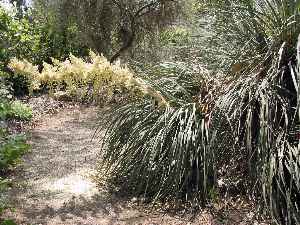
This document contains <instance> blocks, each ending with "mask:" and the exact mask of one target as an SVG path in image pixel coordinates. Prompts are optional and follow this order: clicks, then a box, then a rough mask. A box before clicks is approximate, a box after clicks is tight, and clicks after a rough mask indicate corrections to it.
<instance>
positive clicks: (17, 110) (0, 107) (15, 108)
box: [0, 100, 32, 121]
mask: <svg viewBox="0 0 300 225" xmlns="http://www.w3.org/2000/svg"><path fill="white" fill-rule="evenodd" d="M0 118H1V119H2V120H4V119H18V120H24V121H28V120H30V119H31V118H32V110H31V109H30V107H28V106H26V105H25V104H24V103H22V102H20V101H8V100H2V101H1V102H0Z"/></svg>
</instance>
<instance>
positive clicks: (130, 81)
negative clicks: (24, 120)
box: [9, 51, 168, 105]
mask: <svg viewBox="0 0 300 225" xmlns="http://www.w3.org/2000/svg"><path fill="white" fill-rule="evenodd" d="M52 61H53V64H48V63H43V70H42V72H39V70H38V67H37V66H34V65H32V64H31V63H29V62H28V61H27V60H18V59H17V58H13V59H12V60H11V61H10V63H9V67H10V68H11V69H12V70H13V71H14V72H15V75H16V76H18V75H25V76H26V77H27V78H28V80H29V82H30V92H31V93H32V92H33V91H34V90H38V89H39V88H40V87H41V85H42V84H43V85H47V86H48V87H49V88H50V91H51V92H55V91H56V90H59V89H61V88H62V87H66V90H67V91H69V92H70V93H76V90H77V89H84V90H86V91H87V90H88V87H92V90H93V94H94V95H97V94H99V93H100V92H101V93H103V90H104V91H105V92H106V93H107V94H108V95H112V94H113V91H114V90H124V89H125V90H127V91H128V92H129V93H130V94H131V96H133V97H142V96H145V95H148V96H150V97H152V98H154V99H155V101H156V102H157V103H158V105H167V104H168V103H167V101H166V100H165V99H164V97H163V96H162V95H161V93H160V92H159V91H156V90H154V89H153V88H151V86H150V85H147V83H146V82H145V81H144V80H142V79H139V78H138V77H136V76H135V74H134V73H133V72H132V71H130V70H129V69H128V68H127V67H126V66H122V65H121V64H120V63H119V62H117V63H115V64H111V63H110V62H109V61H108V60H107V59H106V58H105V57H104V56H102V55H101V56H100V55H98V54H95V53H93V52H92V51H91V52H90V57H89V60H83V59H81V58H77V57H75V56H73V55H70V57H69V59H67V60H65V61H63V62H60V61H58V60H55V59H52Z"/></svg>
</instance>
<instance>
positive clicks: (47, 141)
mask: <svg viewBox="0 0 300 225" xmlns="http://www.w3.org/2000/svg"><path fill="white" fill-rule="evenodd" d="M97 117H98V118H97ZM98 121H101V113H98V115H97V109H96V108H94V107H89V108H79V107H77V108H76V107H75V108H73V109H64V110H63V111H61V112H59V113H57V114H55V115H52V116H48V117H46V118H43V121H42V122H40V123H39V124H38V125H37V126H36V127H35V128H34V129H33V130H32V132H31V135H32V137H31V142H32V151H31V152H30V153H29V154H27V155H26V156H25V158H24V163H23V165H22V166H21V168H19V169H18V170H17V172H16V175H15V177H14V178H13V179H15V180H16V181H17V183H18V185H17V186H15V187H13V188H12V190H11V202H12V204H13V206H14V210H13V211H12V212H7V213H6V215H5V216H6V217H9V218H13V219H15V220H16V221H17V223H18V224H19V225H23V224H24V225H29V224H30V225H38V224H41V225H50V224H51V225H60V224H64V225H127V224H128V225H130V224H132V225H133V224H134V225H192V224H193V225H196V224H199V225H214V224H216V225H217V224H230V225H234V224H239V225H243V224H259V223H256V222H255V221H252V218H253V215H252V214H249V210H248V209H243V208H241V209H240V210H239V211H236V210H234V211H232V212H229V213H228V214H230V215H229V216H218V218H216V216H214V217H213V216H212V214H211V213H208V212H207V211H205V210H204V211H202V212H200V213H197V215H194V214H190V213H188V214H184V213H182V212H180V213H179V212H166V211H162V210H150V211H148V210H145V208H143V206H139V204H137V203H134V201H132V199H131V200H125V199H121V198H120V197H117V196H115V195H113V194H108V192H107V191H106V190H105V188H101V187H99V185H96V182H95V180H94V179H93V177H94V176H93V175H94V174H95V170H96V164H97V154H99V152H100V141H101V137H102V136H103V131H102V133H101V132H100V133H98V135H97V137H96V138H93V139H92V137H93V134H94V132H95V129H96V128H97V127H98V126H99V123H98ZM100 127H101V124H100ZM100 130H101V129H100ZM226 215H227V214H226Z"/></svg>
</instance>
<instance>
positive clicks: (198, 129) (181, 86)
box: [102, 63, 215, 202]
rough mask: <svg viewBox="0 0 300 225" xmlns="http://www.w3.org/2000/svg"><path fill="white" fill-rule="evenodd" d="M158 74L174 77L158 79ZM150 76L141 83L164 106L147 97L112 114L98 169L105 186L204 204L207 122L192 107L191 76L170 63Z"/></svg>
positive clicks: (208, 183) (208, 169)
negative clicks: (103, 174)
mask: <svg viewBox="0 0 300 225" xmlns="http://www.w3.org/2000/svg"><path fill="white" fill-rule="evenodd" d="M159 69H160V70H161V71H162V73H164V72H166V71H173V72H175V71H176V72H177V73H169V76H167V75H166V76H163V77H161V76H159V75H158V73H157V72H158V71H159ZM155 70H156V73H155V76H154V77H152V79H150V78H149V76H151V75H149V76H144V80H145V83H146V84H147V85H148V86H149V87H151V89H155V90H157V91H158V92H159V93H160V94H161V95H162V96H164V99H165V100H166V102H167V104H163V105H162V104H160V103H159V102H157V101H155V99H153V98H151V96H148V97H145V99H144V100H142V101H137V102H133V103H129V104H126V105H124V106H122V107H120V108H118V109H116V110H112V111H113V113H112V114H111V115H110V118H109V121H110V123H109V126H108V130H107V133H106V135H105V141H104V149H105V151H104V152H103V162H104V163H103V165H102V169H105V170H106V172H108V173H109V174H110V181H112V182H114V183H115V182H117V183H118V182H120V181H121V182H123V183H124V184H126V186H127V188H129V190H130V192H131V193H134V194H136V195H143V196H145V197H151V198H152V199H153V198H154V199H162V198H168V197H170V196H177V197H186V198H190V197H191V196H193V197H195V198H197V199H199V200H201V201H202V202H203V201H205V199H206V198H207V195H208V193H209V191H210V188H211V187H212V185H213V183H214V174H215V172H214V167H213V165H214V163H213V160H214V155H213V152H212V151H211V149H210V147H209V146H210V145H209V144H210V143H209V140H210V137H209V136H210V134H209V132H208V126H207V125H208V123H207V121H208V119H207V118H206V117H205V114H204V113H202V111H201V107H200V105H199V104H198V103H196V102H193V101H192V99H193V98H192V96H194V95H195V94H196V93H197V92H194V93H193V91H194V90H195V89H193V88H191V87H192V85H193V82H192V81H193V79H194V78H193V75H192V73H190V71H189V70H188V69H187V68H186V69H185V70H184V69H183V65H177V66H176V64H170V63H167V64H162V65H160V67H159V68H158V67H157V68H155ZM170 74H171V75H170ZM146 77H148V78H146ZM187 87H189V88H187ZM195 193H197V195H195Z"/></svg>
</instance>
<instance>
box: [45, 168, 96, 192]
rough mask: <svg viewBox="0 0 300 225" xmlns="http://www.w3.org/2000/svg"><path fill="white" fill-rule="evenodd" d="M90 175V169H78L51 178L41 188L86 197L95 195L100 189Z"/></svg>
mask: <svg viewBox="0 0 300 225" xmlns="http://www.w3.org/2000/svg"><path fill="white" fill-rule="evenodd" d="M90 175H91V172H89V171H80V172H78V171H77V172H76V173H72V174H70V175H67V176H64V177H62V178H55V179H50V180H48V181H47V182H45V183H44V184H42V187H39V188H40V190H41V189H42V190H44V191H48V190H49V191H52V192H56V193H60V194H64V195H65V194H67V195H72V196H78V195H84V196H85V197H91V196H93V195H95V194H96V193H97V192H98V190H97V187H96V184H95V183H94V182H92V180H91V178H90Z"/></svg>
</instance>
